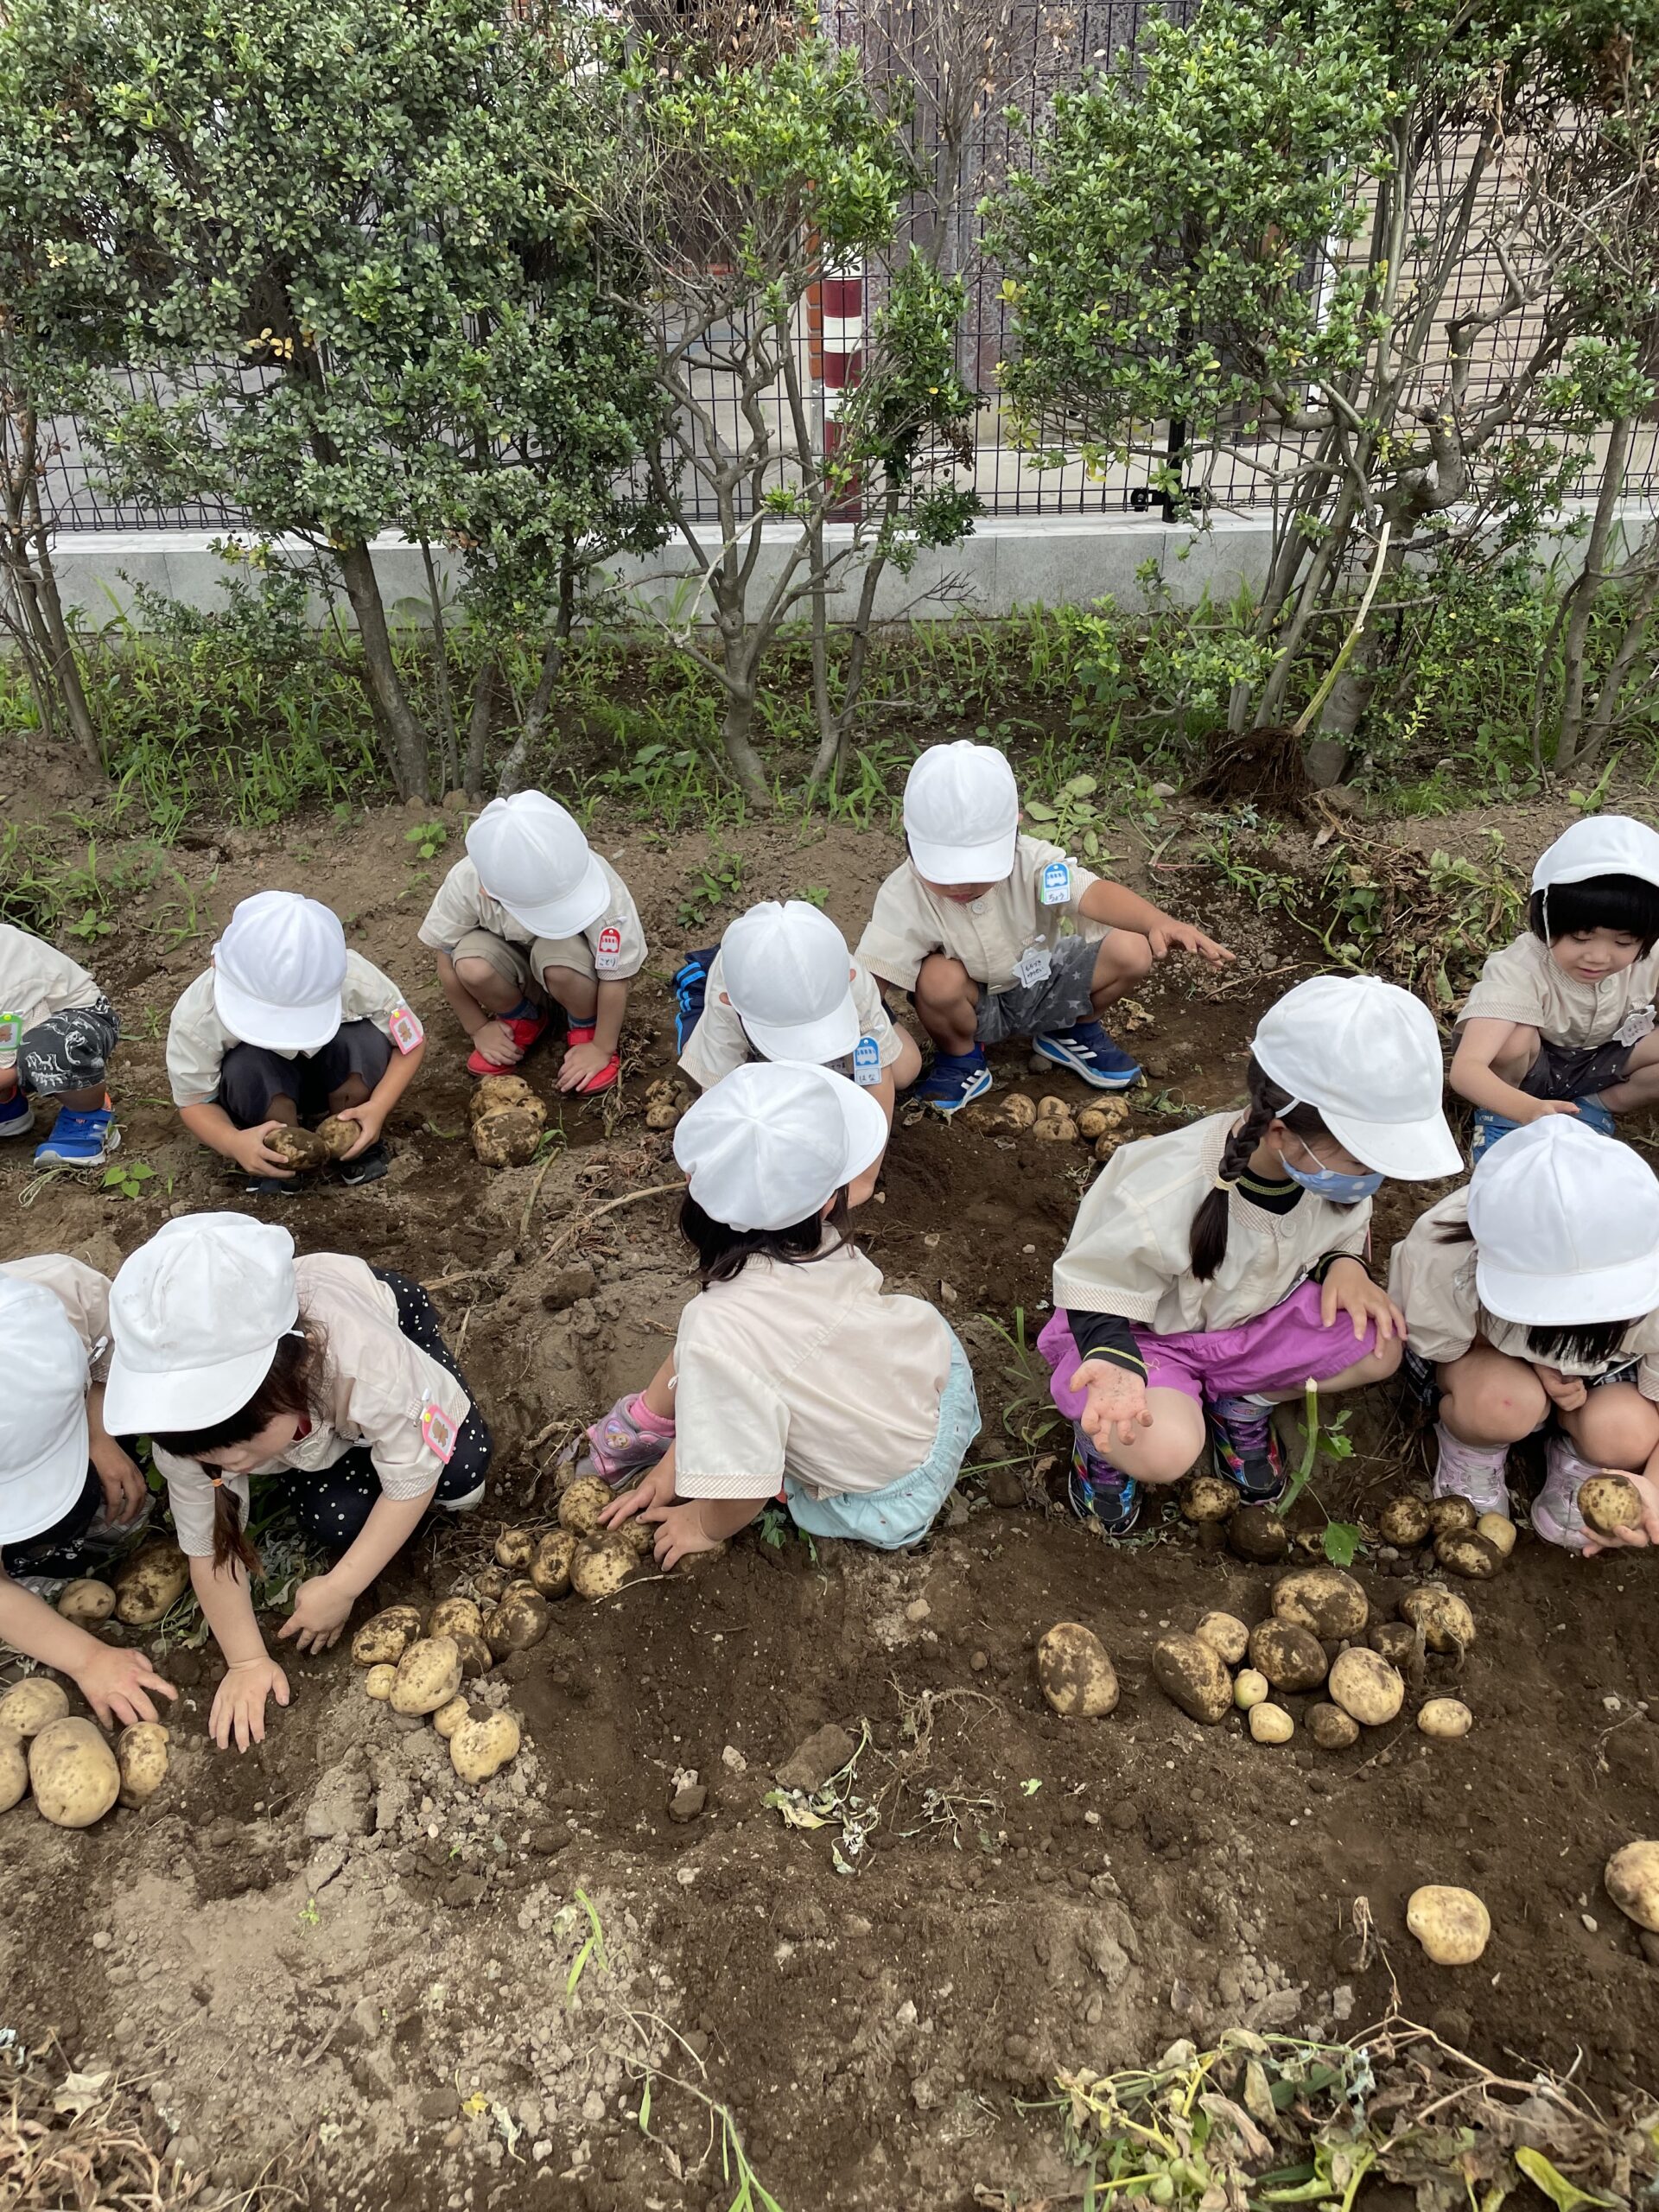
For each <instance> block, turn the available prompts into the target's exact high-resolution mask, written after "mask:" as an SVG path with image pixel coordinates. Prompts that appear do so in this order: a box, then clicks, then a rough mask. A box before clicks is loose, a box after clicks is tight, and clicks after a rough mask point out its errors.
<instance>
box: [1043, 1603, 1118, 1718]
mask: <svg viewBox="0 0 1659 2212" xmlns="http://www.w3.org/2000/svg"><path fill="white" fill-rule="evenodd" d="M1037 1679H1038V1681H1039V1682H1040V1683H1041V1684H1042V1687H1043V1695H1044V1696H1045V1697H1046V1699H1047V1700H1048V1701H1049V1703H1050V1705H1052V1707H1053V1708H1054V1710H1055V1712H1056V1713H1063V1714H1064V1715H1065V1717H1066V1718H1067V1719H1071V1718H1072V1717H1073V1716H1076V1717H1077V1718H1079V1719H1091V1718H1092V1717H1093V1716H1094V1715H1095V1714H1096V1713H1110V1712H1111V1711H1112V1709H1113V1708H1114V1707H1115V1706H1116V1703H1117V1670H1116V1668H1115V1667H1114V1666H1113V1665H1112V1662H1111V1661H1110V1660H1109V1658H1108V1657H1107V1656H1106V1647H1105V1645H1104V1644H1103V1643H1102V1642H1101V1640H1100V1638H1099V1637H1097V1636H1096V1634H1095V1632H1094V1630H1092V1629H1089V1628H1084V1625H1083V1624H1082V1622H1081V1621H1056V1623H1055V1624H1054V1625H1053V1627H1052V1628H1051V1629H1048V1630H1046V1631H1045V1633H1044V1636H1043V1639H1042V1642H1041V1643H1039V1645H1038V1646H1037Z"/></svg>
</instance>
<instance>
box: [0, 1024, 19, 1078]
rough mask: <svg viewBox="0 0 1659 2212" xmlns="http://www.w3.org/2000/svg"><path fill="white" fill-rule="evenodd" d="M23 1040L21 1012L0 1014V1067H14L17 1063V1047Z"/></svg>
mask: <svg viewBox="0 0 1659 2212" xmlns="http://www.w3.org/2000/svg"><path fill="white" fill-rule="evenodd" d="M22 1041H23V1017H22V1014H0V1068H14V1067H16V1065H17V1047H18V1046H20V1045H21V1044H22Z"/></svg>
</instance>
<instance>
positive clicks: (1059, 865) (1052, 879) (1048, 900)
mask: <svg viewBox="0 0 1659 2212" xmlns="http://www.w3.org/2000/svg"><path fill="white" fill-rule="evenodd" d="M1037 896H1038V897H1039V899H1041V900H1042V902H1043V904H1044V906H1066V905H1068V904H1069V903H1070V900H1071V862H1070V861H1050V862H1049V863H1048V865H1047V867H1046V868H1045V869H1044V870H1043V880H1042V882H1041V883H1040V885H1039V887H1038V891H1037Z"/></svg>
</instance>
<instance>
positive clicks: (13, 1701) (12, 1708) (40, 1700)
mask: <svg viewBox="0 0 1659 2212" xmlns="http://www.w3.org/2000/svg"><path fill="white" fill-rule="evenodd" d="M68 1710H69V1694H68V1692H67V1690H66V1689H65V1688H64V1687H63V1684H62V1683H61V1682H54V1681H53V1680H52V1677H51V1676H50V1675H30V1676H29V1679H28V1681H22V1682H18V1683H16V1685H15V1686H14V1687H13V1688H10V1689H9V1690H8V1691H7V1692H6V1694H5V1695H4V1696H3V1697H0V1736H15V1737H16V1738H18V1739H19V1740H20V1741H22V1742H23V1743H27V1742H28V1740H29V1738H30V1737H31V1736H38V1735H39V1734H40V1732H41V1729H42V1728H47V1727H49V1726H51V1724H52V1722H53V1721H54V1720H61V1719H63V1717H64V1715H65V1714H66V1713H67V1712H68Z"/></svg>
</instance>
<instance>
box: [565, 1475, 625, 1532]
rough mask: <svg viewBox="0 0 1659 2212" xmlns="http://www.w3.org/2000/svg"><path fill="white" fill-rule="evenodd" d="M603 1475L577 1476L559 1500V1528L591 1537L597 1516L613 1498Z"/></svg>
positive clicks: (595, 1526) (613, 1495) (595, 1527)
mask: <svg viewBox="0 0 1659 2212" xmlns="http://www.w3.org/2000/svg"><path fill="white" fill-rule="evenodd" d="M615 1495H616V1492H615V1491H613V1489H612V1488H611V1486H610V1484H609V1483H607V1481H606V1479H605V1478H604V1477H603V1475H578V1476H577V1477H576V1479H575V1482H573V1483H572V1484H570V1487H569V1489H568V1490H567V1491H565V1492H564V1494H563V1497H561V1498H560V1500H559V1526H560V1528H561V1529H573V1530H574V1531H575V1534H576V1535H578V1536H591V1535H593V1533H594V1529H597V1528H598V1526H599V1516H600V1515H601V1513H602V1512H603V1511H604V1510H605V1509H606V1507H607V1505H608V1504H609V1503H610V1502H611V1500H612V1499H613V1497H615Z"/></svg>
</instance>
